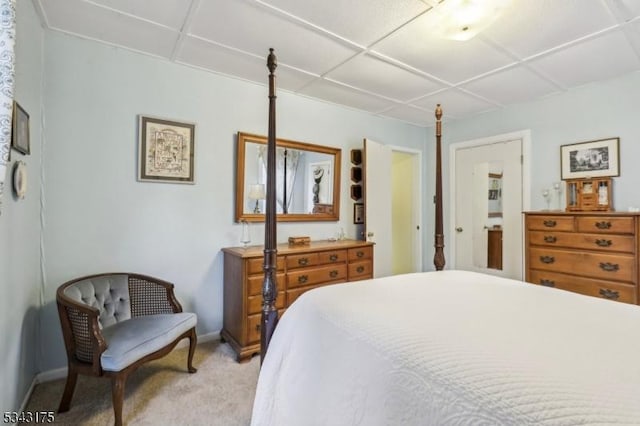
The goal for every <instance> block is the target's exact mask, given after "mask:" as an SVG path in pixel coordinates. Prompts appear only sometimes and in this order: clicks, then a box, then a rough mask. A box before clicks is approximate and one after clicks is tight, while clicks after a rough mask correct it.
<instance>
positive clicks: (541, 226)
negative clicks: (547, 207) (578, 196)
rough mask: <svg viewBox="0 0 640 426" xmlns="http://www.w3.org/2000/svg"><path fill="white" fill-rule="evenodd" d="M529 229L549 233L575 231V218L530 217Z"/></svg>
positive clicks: (528, 219)
mask: <svg viewBox="0 0 640 426" xmlns="http://www.w3.org/2000/svg"><path fill="white" fill-rule="evenodd" d="M527 229H532V230H540V231H544V230H548V231H573V230H574V220H573V216H529V217H528V218H527Z"/></svg>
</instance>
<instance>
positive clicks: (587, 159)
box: [560, 138, 620, 180]
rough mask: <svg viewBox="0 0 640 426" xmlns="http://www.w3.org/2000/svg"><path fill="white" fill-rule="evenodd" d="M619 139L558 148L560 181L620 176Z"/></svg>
mask: <svg viewBox="0 0 640 426" xmlns="http://www.w3.org/2000/svg"><path fill="white" fill-rule="evenodd" d="M619 147H620V138H610V139H600V140H595V141H590V142H580V143H574V144H571V145H562V146H561V147H560V168H561V176H562V179H563V180H565V179H582V178H595V177H608V176H620V156H619V152H618V150H619Z"/></svg>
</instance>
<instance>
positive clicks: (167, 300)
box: [128, 274, 182, 317]
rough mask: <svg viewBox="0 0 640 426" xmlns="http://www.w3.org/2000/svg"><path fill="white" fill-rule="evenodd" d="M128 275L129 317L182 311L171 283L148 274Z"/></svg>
mask: <svg viewBox="0 0 640 426" xmlns="http://www.w3.org/2000/svg"><path fill="white" fill-rule="evenodd" d="M128 276H129V298H130V303H131V317H139V316H143V315H155V314H175V313H178V312H182V305H180V302H178V299H176V297H175V294H174V292H173V288H174V285H173V284H172V283H170V282H168V281H164V280H161V279H158V278H154V277H150V276H148V275H141V274H128Z"/></svg>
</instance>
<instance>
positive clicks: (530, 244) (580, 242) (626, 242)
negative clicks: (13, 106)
mask: <svg viewBox="0 0 640 426" xmlns="http://www.w3.org/2000/svg"><path fill="white" fill-rule="evenodd" d="M639 226H640V215H639V214H637V213H614V212H606V213H594V212H588V213H587V212H584V213H577V212H572V213H562V212H529V213H525V230H526V236H525V244H526V254H525V268H526V277H525V279H526V281H528V282H530V283H534V284H540V285H545V286H549V287H556V288H560V289H564V290H569V291H574V292H576V293H581V294H586V295H589V296H595V297H602V298H605V299H611V300H616V301H619V302H625V303H633V304H637V303H638V282H639V278H638V274H639V271H638V249H639V238H638V235H639V232H638V230H639Z"/></svg>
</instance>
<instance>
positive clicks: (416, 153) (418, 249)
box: [389, 145, 424, 272]
mask: <svg viewBox="0 0 640 426" xmlns="http://www.w3.org/2000/svg"><path fill="white" fill-rule="evenodd" d="M389 148H391V153H392V154H393V152H394V151H395V152H401V153H404V154H410V155H411V156H413V168H414V170H416V172H417V179H416V181H415V182H414V184H415V185H414V187H413V194H412V195H413V200H414V203H413V205H414V208H413V221H414V226H419V227H420V229H418V230H417V231H418V232H417V233H416V234H414V235H415V238H414V240H413V252H414V255H415V258H414V265H413V266H414V268H413V269H414V270H415V271H416V272H422V231H423V229H424V224H423V223H422V180H423V178H424V176H423V175H422V151H420V150H418V149H414V148H407V147H404V146H398V145H389Z"/></svg>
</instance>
